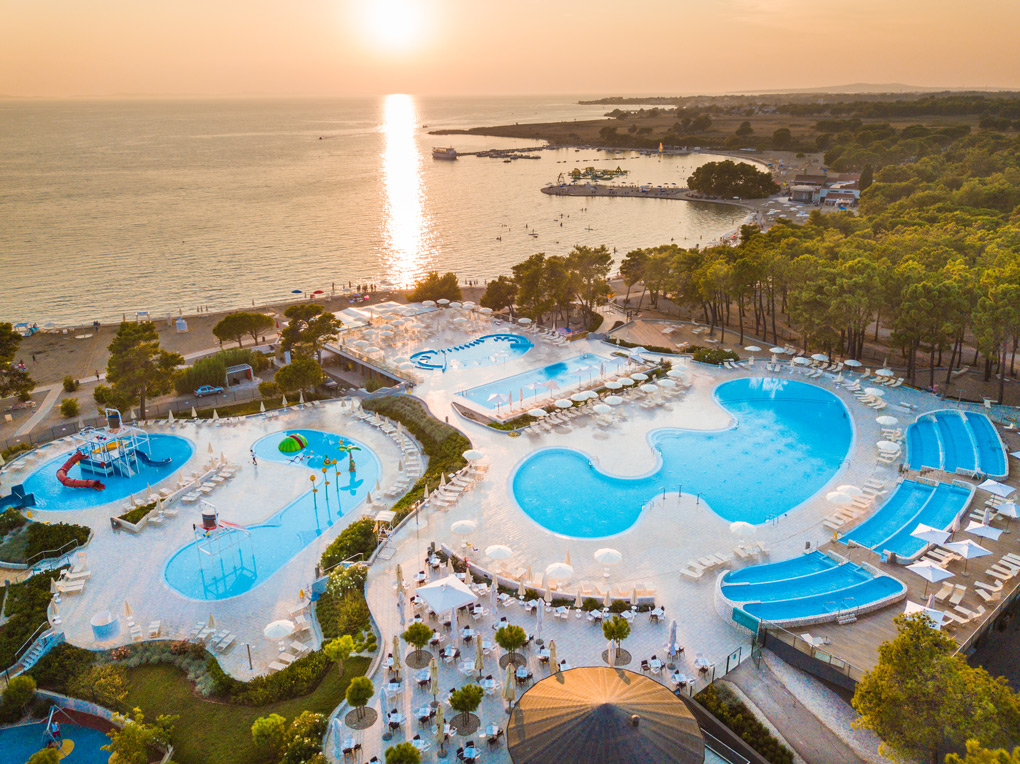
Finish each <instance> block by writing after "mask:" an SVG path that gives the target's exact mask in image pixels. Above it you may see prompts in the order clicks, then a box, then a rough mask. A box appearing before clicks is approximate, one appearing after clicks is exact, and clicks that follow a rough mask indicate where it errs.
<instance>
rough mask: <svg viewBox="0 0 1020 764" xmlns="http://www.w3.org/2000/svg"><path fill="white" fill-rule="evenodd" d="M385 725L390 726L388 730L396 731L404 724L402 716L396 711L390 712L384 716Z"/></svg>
mask: <svg viewBox="0 0 1020 764" xmlns="http://www.w3.org/2000/svg"><path fill="white" fill-rule="evenodd" d="M386 723H387V724H388V725H389V726H390V729H396V728H397V727H399V726H400V725H401V724H403V723H404V715H403V714H402V713H400V712H398V711H390V712H389V713H388V714H387V715H386Z"/></svg>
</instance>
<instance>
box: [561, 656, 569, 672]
mask: <svg viewBox="0 0 1020 764" xmlns="http://www.w3.org/2000/svg"><path fill="white" fill-rule="evenodd" d="M569 670H570V664H569V663H567V660H566V658H564V659H563V660H561V661H560V671H569Z"/></svg>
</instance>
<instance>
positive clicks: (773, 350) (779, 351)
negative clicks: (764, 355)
mask: <svg viewBox="0 0 1020 764" xmlns="http://www.w3.org/2000/svg"><path fill="white" fill-rule="evenodd" d="M769 352H770V353H772V355H783V354H784V353H785V352H786V348H781V347H779V346H778V345H776V347H773V348H769Z"/></svg>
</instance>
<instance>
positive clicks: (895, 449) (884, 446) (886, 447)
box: [875, 440, 900, 454]
mask: <svg viewBox="0 0 1020 764" xmlns="http://www.w3.org/2000/svg"><path fill="white" fill-rule="evenodd" d="M875 446H876V447H877V448H878V450H879V451H885V452H886V453H887V454H898V453H899V452H900V444H899V443H894V442H893V441H891V440H880V441H878V442H877V443H876V444H875Z"/></svg>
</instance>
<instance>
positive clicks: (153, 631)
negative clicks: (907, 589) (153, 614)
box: [149, 621, 163, 637]
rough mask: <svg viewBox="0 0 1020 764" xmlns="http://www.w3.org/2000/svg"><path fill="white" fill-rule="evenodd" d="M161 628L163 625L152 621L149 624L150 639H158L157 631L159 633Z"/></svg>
mask: <svg viewBox="0 0 1020 764" xmlns="http://www.w3.org/2000/svg"><path fill="white" fill-rule="evenodd" d="M162 627H163V624H162V622H161V621H152V622H151V623H150V624H149V636H150V637H158V636H159V631H160V629H161V628H162Z"/></svg>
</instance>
